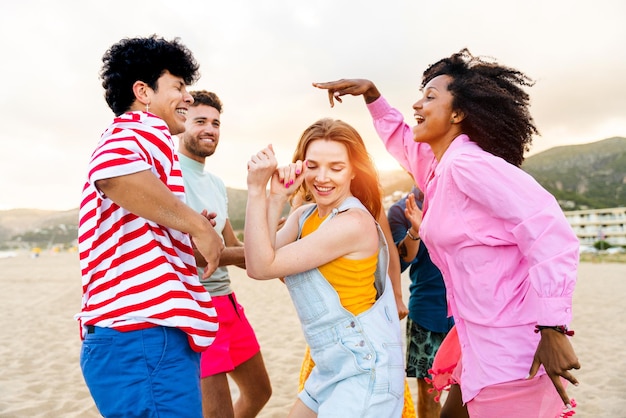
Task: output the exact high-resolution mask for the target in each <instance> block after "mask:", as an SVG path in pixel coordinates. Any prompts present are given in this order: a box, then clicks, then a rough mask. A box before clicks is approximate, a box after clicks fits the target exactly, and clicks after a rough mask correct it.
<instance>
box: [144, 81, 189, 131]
mask: <svg viewBox="0 0 626 418" xmlns="http://www.w3.org/2000/svg"><path fill="white" fill-rule="evenodd" d="M146 94H147V101H148V104H149V106H150V108H149V109H150V110H149V112H150V113H153V114H155V115H157V116H158V117H160V118H161V119H163V121H165V123H166V124H167V126H168V127H169V130H170V133H171V134H172V135H178V134H180V133H182V132H184V131H185V121H186V117H185V115H186V114H187V110H188V108H189V105H191V103H193V97H191V95H190V94H189V93H188V92H187V87H186V85H185V81H184V80H183V79H182V78H181V77H176V76H173V75H172V74H170V73H169V72H168V71H165V72H164V73H163V75H161V77H159V79H158V80H157V89H156V90H152V89H151V88H150V87H147V90H146Z"/></svg>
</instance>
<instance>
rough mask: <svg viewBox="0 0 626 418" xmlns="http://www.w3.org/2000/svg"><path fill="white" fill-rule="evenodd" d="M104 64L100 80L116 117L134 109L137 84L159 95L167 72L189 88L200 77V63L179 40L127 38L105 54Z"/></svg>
mask: <svg viewBox="0 0 626 418" xmlns="http://www.w3.org/2000/svg"><path fill="white" fill-rule="evenodd" d="M102 62H103V63H104V64H103V66H102V70H101V71H100V78H101V79H102V87H104V90H105V93H104V97H105V99H106V101H107V103H108V105H109V107H110V108H111V110H113V113H115V115H116V116H119V115H121V114H122V113H124V112H127V111H128V110H129V109H130V107H131V106H132V104H133V102H134V101H135V95H134V93H133V84H134V83H135V82H136V81H138V80H140V81H143V82H144V83H146V84H148V85H149V86H150V88H152V89H153V90H155V91H156V89H157V80H158V79H159V77H161V75H163V73H164V72H165V71H169V72H170V74H172V75H173V76H176V77H181V78H182V79H183V80H184V81H185V84H187V85H190V84H193V83H194V82H195V81H196V80H197V79H198V78H199V77H200V73H199V71H198V69H199V66H198V63H197V62H196V60H195V58H194V57H193V54H192V53H191V51H190V50H189V49H187V47H186V46H184V45H183V44H182V43H181V42H180V39H179V38H175V39H174V40H172V41H167V40H165V39H163V38H160V37H157V35H152V36H150V37H147V38H124V39H122V40H120V41H119V42H117V43H116V44H114V45H113V46H111V47H110V48H109V49H108V50H107V51H106V52H105V53H104V56H103V57H102Z"/></svg>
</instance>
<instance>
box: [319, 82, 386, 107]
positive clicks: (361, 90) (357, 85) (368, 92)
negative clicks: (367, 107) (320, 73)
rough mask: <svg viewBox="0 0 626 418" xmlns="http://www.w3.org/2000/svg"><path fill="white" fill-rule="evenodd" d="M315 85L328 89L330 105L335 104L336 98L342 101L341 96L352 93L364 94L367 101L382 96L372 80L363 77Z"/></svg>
mask: <svg viewBox="0 0 626 418" xmlns="http://www.w3.org/2000/svg"><path fill="white" fill-rule="evenodd" d="M313 87H317V88H318V89H324V90H328V101H329V102H330V107H334V106H335V100H337V101H338V102H339V103H341V96H345V95H346V94H350V95H352V96H361V95H362V96H363V98H364V99H365V103H372V102H373V101H374V100H376V99H378V98H379V97H380V92H379V91H378V89H377V88H376V86H375V85H374V83H372V82H371V81H370V80H366V79H362V78H352V79H345V78H342V79H341V80H337V81H328V82H325V83H313Z"/></svg>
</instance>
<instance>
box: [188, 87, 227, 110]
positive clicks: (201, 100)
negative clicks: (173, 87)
mask: <svg viewBox="0 0 626 418" xmlns="http://www.w3.org/2000/svg"><path fill="white" fill-rule="evenodd" d="M189 94H191V97H193V103H192V104H191V105H192V106H198V105H205V106H210V107H214V108H215V109H216V110H217V111H218V112H219V113H222V107H223V106H224V105H223V104H222V101H221V100H220V98H219V97H217V94H215V93H213V92H212V91H206V90H195V91H190V92H189Z"/></svg>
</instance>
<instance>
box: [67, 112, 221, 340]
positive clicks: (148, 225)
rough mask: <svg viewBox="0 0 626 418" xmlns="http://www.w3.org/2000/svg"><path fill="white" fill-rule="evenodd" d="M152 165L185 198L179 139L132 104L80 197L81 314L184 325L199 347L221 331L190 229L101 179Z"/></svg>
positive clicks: (97, 154) (100, 321)
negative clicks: (141, 209) (115, 194)
mask: <svg viewBox="0 0 626 418" xmlns="http://www.w3.org/2000/svg"><path fill="white" fill-rule="evenodd" d="M145 170H150V171H151V172H152V173H153V174H154V175H155V176H157V177H158V178H159V179H160V180H161V181H162V182H163V183H164V184H165V185H166V186H167V187H168V188H169V189H170V190H171V191H172V193H174V194H175V195H176V196H177V197H178V198H179V199H180V200H182V201H183V202H184V201H185V189H184V185H183V178H182V172H181V169H180V166H179V163H178V158H177V157H176V153H175V152H174V142H173V141H172V137H171V135H170V133H169V130H168V128H167V126H166V125H165V123H164V122H163V120H161V119H160V118H158V117H157V116H155V115H152V114H150V113H145V112H129V113H126V114H124V115H121V116H119V117H117V118H115V120H114V121H113V123H112V124H111V126H110V127H109V128H108V129H107V130H106V131H105V132H104V133H103V134H102V137H101V139H100V142H99V144H98V146H97V148H96V150H95V151H94V153H93V155H92V156H91V161H90V163H89V173H88V179H87V182H86V183H85V186H84V188H83V196H82V201H81V204H80V213H79V218H80V219H79V230H78V249H79V252H80V268H81V272H82V285H83V298H82V308H81V312H80V313H78V314H76V316H75V318H76V319H77V320H78V321H79V323H80V325H81V338H83V337H84V333H85V327H86V326H87V325H95V326H99V327H109V328H114V329H116V330H119V331H132V330H139V329H144V328H149V327H153V326H157V325H160V326H167V327H176V328H180V329H181V330H183V331H184V332H186V333H187V334H188V336H189V344H190V346H191V347H192V348H193V349H194V350H195V351H202V350H204V349H206V347H208V346H209V345H210V344H211V343H212V342H213V340H214V339H215V334H216V332H217V329H218V322H217V314H216V312H215V309H214V307H213V303H212V301H211V296H210V295H209V293H208V292H207V291H206V290H205V289H204V287H203V286H202V285H201V284H200V281H199V279H198V275H197V270H196V264H195V259H194V257H193V249H192V247H191V241H190V238H189V235H187V234H185V233H183V232H180V231H177V230H174V229H171V228H166V227H164V226H162V225H159V224H157V223H155V222H152V221H149V220H147V219H144V218H141V217H139V216H137V215H135V214H133V213H131V212H129V211H127V210H126V209H124V208H122V207H120V206H118V205H117V204H115V203H114V202H113V201H111V200H110V199H108V198H107V197H106V196H104V195H103V194H102V192H100V191H99V190H98V189H97V188H96V187H95V183H96V181H97V180H101V179H106V178H112V177H119V176H123V175H128V174H133V173H137V172H141V171H145Z"/></svg>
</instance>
